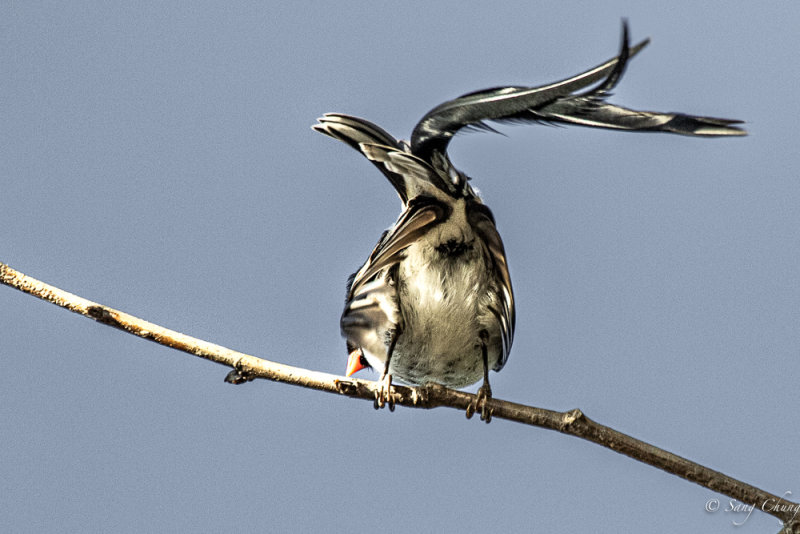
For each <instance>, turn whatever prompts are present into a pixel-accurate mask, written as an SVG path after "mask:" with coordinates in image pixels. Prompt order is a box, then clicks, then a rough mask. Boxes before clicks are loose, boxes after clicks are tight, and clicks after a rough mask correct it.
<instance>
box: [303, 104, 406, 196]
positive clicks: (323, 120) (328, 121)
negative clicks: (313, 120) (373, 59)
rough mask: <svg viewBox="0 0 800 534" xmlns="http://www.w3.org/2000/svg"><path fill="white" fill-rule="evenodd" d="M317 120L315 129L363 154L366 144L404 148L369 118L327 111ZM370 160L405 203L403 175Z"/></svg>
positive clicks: (396, 148)
mask: <svg viewBox="0 0 800 534" xmlns="http://www.w3.org/2000/svg"><path fill="white" fill-rule="evenodd" d="M317 121H318V122H319V124H315V125H314V126H312V127H311V128H312V129H313V130H314V131H316V132H320V133H323V134H325V135H328V136H330V137H333V138H334V139H338V140H339V141H342V142H344V143H347V144H348V145H350V146H351V147H353V148H354V149H356V150H358V151H359V152H361V153H362V154H363V153H364V150H363V146H364V144H368V145H369V144H377V145H383V146H386V147H391V148H392V149H394V150H399V151H403V150H404V147H403V145H402V143H400V142H399V141H398V140H397V139H395V138H394V137H392V135H391V134H389V133H388V132H387V131H386V130H384V129H383V128H381V127H380V126H378V125H377V124H374V123H372V122H370V121H368V120H365V119H361V118H359V117H353V116H351V115H344V114H342V113H326V114H325V115H323V116H322V117H320V118H318V119H317ZM365 155H366V154H365ZM370 160H371V161H372V162H373V163H374V164H375V166H376V167H378V169H380V171H381V172H382V173H383V174H384V176H386V178H388V179H389V182H390V183H391V184H392V186H393V187H394V189H395V191H397V194H398V195H400V200H402V201H403V203H405V202H407V201H408V194H407V188H406V182H405V179H404V178H403V175H402V174H400V173H397V172H393V171H391V170H389V169H388V168H387V166H386V165H384V164H383V163H381V162H380V161H376V160H373V159H371V158H370Z"/></svg>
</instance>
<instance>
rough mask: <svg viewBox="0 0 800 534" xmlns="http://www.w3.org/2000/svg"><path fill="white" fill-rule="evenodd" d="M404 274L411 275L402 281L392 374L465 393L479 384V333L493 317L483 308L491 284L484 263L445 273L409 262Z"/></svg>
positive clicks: (467, 264) (462, 264)
mask: <svg viewBox="0 0 800 534" xmlns="http://www.w3.org/2000/svg"><path fill="white" fill-rule="evenodd" d="M413 252H414V251H411V253H412V254H413ZM478 262H480V260H478ZM410 266H423V268H420V269H416V270H412V267H410ZM401 269H406V270H407V272H406V273H403V274H404V275H405V276H401V277H400V279H401V280H406V281H407V282H406V283H405V285H404V287H402V288H399V301H400V309H401V315H402V317H403V327H402V331H401V333H400V336H399V338H398V340H397V345H396V346H395V350H394V353H393V354H392V358H391V362H390V368H389V372H390V373H391V374H392V376H393V377H396V378H398V379H400V380H402V381H403V382H406V383H409V384H415V385H421V384H424V383H426V382H436V383H439V384H442V385H444V386H448V387H453V388H460V387H464V386H467V385H469V384H473V383H475V382H477V381H478V380H480V379H481V378H482V377H483V352H482V348H481V338H480V331H481V330H482V329H485V325H484V324H482V323H483V322H484V321H483V320H482V319H485V317H483V316H485V315H487V314H488V313H489V312H488V310H486V309H485V308H486V306H485V304H483V303H482V301H483V300H485V295H486V291H487V287H486V284H487V283H488V282H487V276H486V272H485V269H484V268H483V264H482V262H480V263H476V262H474V261H471V262H468V261H464V262H458V263H456V264H455V265H452V266H449V267H448V268H444V269H442V268H433V267H432V266H431V265H430V264H426V263H425V262H409V261H408V260H406V261H405V262H404V264H403V265H401ZM490 365H491V364H490Z"/></svg>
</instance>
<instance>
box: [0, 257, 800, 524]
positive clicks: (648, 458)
mask: <svg viewBox="0 0 800 534" xmlns="http://www.w3.org/2000/svg"><path fill="white" fill-rule="evenodd" d="M0 283H2V284H4V285H7V286H11V287H14V288H16V289H19V290H20V291H22V292H24V293H28V294H30V295H33V296H35V297H39V298H40V299H43V300H46V301H48V302H52V303H53V304H56V305H58V306H61V307H62V308H67V309H68V310H71V311H73V312H75V313H79V314H81V315H84V316H86V317H89V318H92V319H94V320H96V321H98V322H100V323H103V324H107V325H110V326H114V327H116V328H119V329H120V330H124V331H126V332H128V333H131V334H134V335H137V336H139V337H143V338H145V339H149V340H151V341H155V342H156V343H160V344H161V345H166V346H168V347H172V348H174V349H178V350H182V351H184V352H188V353H189V354H193V355H195V356H199V357H201V358H205V359H207V360H211V361H213V362H216V363H219V364H222V365H225V366H228V367H232V368H233V371H231V372H230V373H228V375H227V377H226V379H225V380H226V381H227V382H231V383H236V384H238V383H242V382H247V381H250V380H253V379H255V378H264V379H267V380H272V381H274V382H285V383H287V384H293V385H296V386H302V387H307V388H312V389H318V390H322V391H327V392H329V393H337V394H340V395H346V396H348V397H353V398H360V399H366V400H370V401H374V399H375V394H376V392H377V391H378V387H379V384H378V383H377V382H372V381H368V380H359V379H349V378H344V377H341V376H336V375H331V374H327V373H319V372H315V371H309V370H307V369H301V368H299V367H292V366H289V365H283V364H280V363H275V362H271V361H268V360H264V359H261V358H256V357H255V356H250V355H248V354H244V353H241V352H237V351H235V350H231V349H228V348H225V347H222V346H220V345H215V344H213V343H208V342H207V341H203V340H200V339H196V338H193V337H190V336H187V335H185V334H181V333H179V332H175V331H174V330H169V329H167V328H164V327H162V326H159V325H156V324H153V323H149V322H147V321H144V320H142V319H139V318H138V317H134V316H132V315H129V314H127V313H124V312H121V311H118V310H115V309H112V308H108V307H106V306H103V305H101V304H97V303H95V302H91V301H89V300H86V299H84V298H81V297H78V296H77V295H73V294H72V293H68V292H66V291H63V290H61V289H58V288H56V287H53V286H51V285H48V284H45V283H44V282H40V281H39V280H36V279H34V278H31V277H29V276H25V275H24V274H22V273H20V272H18V271H15V270H14V269H12V268H11V267H9V266H8V265H6V264H4V263H0ZM390 398H391V403H393V404H394V405H401V406H408V407H412V408H435V407H439V406H443V407H449V408H455V409H458V410H466V409H467V406H469V405H470V404H472V403H474V402H475V395H473V394H471V393H466V392H463V391H456V390H452V389H448V388H445V387H443V386H439V385H436V384H429V385H426V386H423V387H419V388H411V387H406V386H392V391H391V393H390ZM487 402H488V404H489V407H490V410H491V415H492V417H493V418H497V419H507V420H509V421H516V422H518V423H523V424H527V425H531V426H538V427H542V428H547V429H550V430H556V431H558V432H562V433H564V434H571V435H573V436H576V437H579V438H583V439H585V440H588V441H591V442H594V443H597V444H598V445H602V446H603V447H606V448H608V449H611V450H613V451H615V452H618V453H620V454H624V455H626V456H629V457H631V458H633V459H635V460H638V461H640V462H643V463H646V464H648V465H652V466H653V467H657V468H659V469H662V470H664V471H666V472H668V473H672V474H673V475H676V476H679V477H681V478H684V479H686V480H688V481H690V482H694V483H696V484H699V485H700V486H703V487H705V488H708V489H710V490H712V491H715V492H717V493H722V494H724V495H727V496H729V497H731V498H733V499H736V500H738V501H740V502H742V503H746V504H753V505H754V506H755V507H758V509H760V510H762V511H764V512H766V513H768V514H771V515H773V516H775V517H777V518H778V519H780V520H781V521H782V522H784V524H785V527H784V529H783V530H782V531H781V532H800V517H798V516H800V513H798V511H800V504H797V503H794V502H791V501H786V500H784V499H783V498H782V497H779V496H777V495H773V494H771V493H768V492H766V491H763V490H761V489H759V488H756V487H754V486H751V485H749V484H745V483H744V482H741V481H739V480H736V479H734V478H731V477H729V476H727V475H725V474H723V473H720V472H719V471H714V470H712V469H709V468H707V467H705V466H702V465H700V464H697V463H695V462H692V461H691V460H687V459H686V458H682V457H680V456H677V455H675V454H672V453H670V452H667V451H665V450H663V449H659V448H658V447H655V446H653V445H650V444H648V443H645V442H643V441H640V440H638V439H635V438H632V437H630V436H628V435H626V434H623V433H621V432H618V431H616V430H614V429H612V428H609V427H607V426H604V425H601V424H599V423H596V422H594V421H592V420H591V419H589V418H588V417H586V416H585V415H584V414H583V413H582V412H581V411H580V410H579V409H575V410H570V411H568V412H556V411H552V410H546V409H544V408H536V407H533V406H526V405H523V404H517V403H514V402H509V401H504V400H500V399H497V398H491V399H489V400H488V401H487Z"/></svg>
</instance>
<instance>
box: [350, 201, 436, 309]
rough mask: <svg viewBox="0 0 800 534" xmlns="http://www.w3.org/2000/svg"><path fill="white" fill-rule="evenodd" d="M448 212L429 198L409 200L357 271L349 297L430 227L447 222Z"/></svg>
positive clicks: (400, 255)
mask: <svg viewBox="0 0 800 534" xmlns="http://www.w3.org/2000/svg"><path fill="white" fill-rule="evenodd" d="M449 213H450V209H449V208H448V207H447V206H446V205H445V204H443V203H442V202H439V201H437V200H434V199H432V198H429V197H416V198H413V199H411V201H410V202H409V203H408V207H407V208H406V210H405V211H403V213H402V214H401V215H400V218H399V219H398V220H397V222H396V223H395V225H394V226H393V227H392V228H391V229H390V230H389V231H388V232H387V233H386V234H384V237H383V239H381V240H380V241H379V242H378V244H377V245H376V246H375V249H374V250H373V251H372V254H370V256H369V259H368V260H367V262H366V263H365V264H364V265H363V266H362V267H361V269H359V270H358V272H357V273H356V274H355V277H354V278H353V283H352V284H351V286H350V294H349V296H348V298H352V295H354V294H356V293H358V292H359V291H360V290H361V286H363V285H364V284H365V283H367V282H370V281H371V280H372V278H373V277H374V276H375V275H376V274H377V273H379V272H380V271H382V270H383V269H386V268H388V267H390V266H392V265H393V264H395V263H397V262H399V261H400V260H401V259H402V254H403V251H405V249H406V248H408V247H409V246H410V245H411V244H413V243H414V242H415V241H416V240H417V239H419V238H420V237H421V236H422V235H424V234H425V233H426V232H427V231H428V230H430V228H431V227H433V226H434V225H436V224H439V223H440V222H442V221H444V220H446V219H447V217H448V215H449Z"/></svg>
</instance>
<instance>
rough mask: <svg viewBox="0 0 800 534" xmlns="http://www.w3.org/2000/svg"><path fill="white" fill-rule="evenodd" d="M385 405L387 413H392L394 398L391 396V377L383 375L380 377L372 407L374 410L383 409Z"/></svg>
mask: <svg viewBox="0 0 800 534" xmlns="http://www.w3.org/2000/svg"><path fill="white" fill-rule="evenodd" d="M386 404H388V405H389V411H390V412H393V411H394V397H393V396H392V375H390V374H385V375H383V377H381V380H380V385H379V386H378V391H377V392H376V393H375V402H374V404H373V406H374V407H375V409H376V410H378V409H380V408H383V407H384V406H385V405H386Z"/></svg>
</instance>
